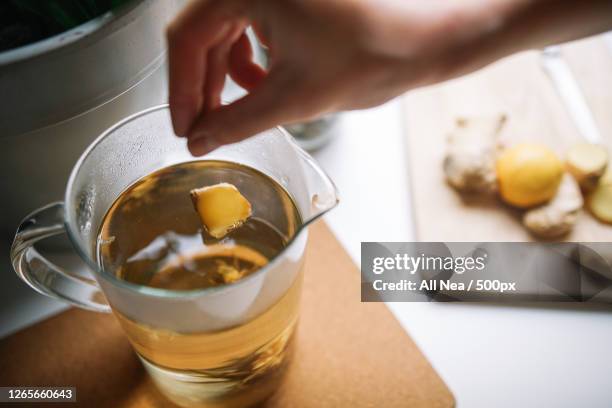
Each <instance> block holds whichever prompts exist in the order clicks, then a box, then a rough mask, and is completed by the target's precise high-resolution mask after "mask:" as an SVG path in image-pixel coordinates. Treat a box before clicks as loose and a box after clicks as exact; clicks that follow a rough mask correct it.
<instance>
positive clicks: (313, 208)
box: [11, 106, 338, 407]
mask: <svg viewBox="0 0 612 408" xmlns="http://www.w3.org/2000/svg"><path fill="white" fill-rule="evenodd" d="M201 159H203V160H215V161H226V162H231V163H237V164H240V165H244V166H248V167H250V168H253V169H255V170H258V171H259V172H261V173H264V174H265V175H267V176H269V177H270V178H271V179H273V180H274V181H276V183H278V184H279V185H280V186H282V187H283V188H284V189H285V190H286V192H287V193H288V194H289V195H290V196H291V198H292V199H293V201H294V203H295V206H296V207H297V210H298V212H299V213H300V216H301V220H302V223H301V225H299V226H297V229H295V232H294V233H293V234H292V236H290V237H288V242H287V245H286V246H285V247H284V248H283V249H282V251H281V252H280V253H279V254H278V255H276V256H275V257H274V258H273V259H271V260H270V261H269V262H268V263H267V264H266V265H265V266H263V267H262V268H261V269H259V270H257V271H256V272H254V273H252V274H251V275H248V276H246V277H245V278H243V279H241V280H240V281H238V282H236V283H233V284H229V285H222V286H215V287H209V288H205V289H195V290H188V291H180V290H168V289H161V288H155V287H150V286H142V285H138V284H135V283H131V282H128V281H126V280H122V279H120V278H118V277H117V276H116V274H115V271H113V270H108V269H107V268H102V267H101V263H100V260H99V259H98V257H97V253H96V247H97V240H98V232H99V230H100V226H101V223H102V221H103V218H104V216H105V214H106V213H107V211H108V210H109V208H110V207H111V206H112V204H113V203H114V202H115V200H116V199H117V197H118V196H119V195H120V194H121V193H122V192H124V191H125V190H126V189H127V188H128V187H130V186H131V185H132V184H133V183H134V182H135V181H137V180H139V179H141V178H142V177H144V176H147V175H149V174H151V173H153V172H155V171H157V170H160V169H162V168H166V167H168V166H173V165H177V164H180V163H186V162H192V161H194V160H195V159H194V157H193V156H191V154H190V153H189V152H188V150H187V148H186V146H185V141H184V140H182V139H179V138H177V137H175V136H174V135H173V132H172V127H171V123H170V115H169V110H168V108H167V106H160V107H156V108H152V109H149V110H146V111H143V112H141V113H138V114H136V115H134V116H131V117H129V118H127V119H125V120H123V121H122V122H120V123H118V124H117V125H115V126H114V127H112V128H110V129H109V130H107V131H106V132H105V133H104V134H102V135H101V136H100V137H99V138H98V139H97V140H96V141H95V142H94V143H93V144H92V145H91V146H90V147H89V148H88V149H87V150H86V151H85V152H84V154H83V155H82V156H81V158H80V159H79V161H78V162H77V164H76V165H75V167H74V169H73V171H72V174H71V176H70V179H69V181H68V185H67V188H66V194H65V199H64V202H57V203H52V204H49V205H47V206H45V207H43V208H41V209H39V210H37V211H35V212H33V213H32V214H30V215H29V216H28V217H26V218H25V219H24V220H23V221H22V223H21V225H20V226H19V229H18V231H17V233H16V236H15V240H14V242H13V245H12V248H11V261H12V264H13V267H14V269H15V271H16V272H17V274H18V275H19V276H20V277H21V278H22V279H23V280H24V281H25V282H26V283H28V284H29V285H30V286H31V287H32V288H34V289H35V290H37V291H38V292H40V293H43V294H45V295H48V296H51V297H55V298H58V299H62V300H64V301H68V302H70V303H72V304H74V305H77V306H79V307H82V308H86V309H90V310H94V311H99V312H109V311H112V312H114V314H115V315H116V317H117V318H118V320H119V322H120V323H121V326H122V328H123V330H124V331H125V333H126V335H127V337H128V338H129V340H130V342H131V343H132V346H133V347H134V349H135V351H136V352H137V354H138V355H139V357H140V359H141V360H142V362H143V364H144V366H145V368H146V369H147V371H148V372H149V374H150V375H151V376H152V378H153V380H154V382H155V383H156V385H157V386H158V387H159V388H160V390H161V391H162V392H163V393H164V394H165V395H166V396H167V397H168V398H169V399H171V400H172V401H174V402H175V403H178V404H179V405H182V406H203V407H213V406H223V407H226V406H241V407H242V406H248V405H251V404H254V403H256V402H258V401H261V400H262V399H264V398H266V397H267V396H269V395H270V394H271V393H272V392H273V391H274V390H275V389H276V388H277V387H278V384H279V381H280V379H281V378H282V374H283V372H284V369H285V367H286V365H287V362H288V361H289V357H290V355H291V349H292V348H291V344H292V339H293V332H294V328H295V325H296V321H297V316H298V306H299V298H300V296H299V295H300V291H301V277H302V266H303V259H304V251H305V248H306V242H307V226H308V224H310V223H311V222H312V221H314V220H315V219H317V218H318V217H320V216H321V215H322V214H324V213H325V212H327V211H329V210H330V209H332V208H333V207H334V206H335V205H336V204H337V201H338V197H337V191H336V188H335V186H334V184H333V183H332V181H331V180H330V179H329V177H328V176H327V175H326V174H325V173H324V172H323V171H322V170H321V169H320V168H319V167H318V166H317V164H316V163H315V162H314V160H313V159H312V157H310V156H309V155H308V154H307V153H306V152H304V151H303V150H301V149H300V148H299V147H298V146H297V145H296V144H295V142H294V141H293V140H292V139H291V137H290V136H289V135H288V134H287V133H286V132H285V131H284V130H283V129H281V128H275V129H271V130H268V131H265V132H262V133H260V134H258V135H256V136H254V137H252V138H249V139H247V140H245V141H243V142H240V143H237V144H233V145H228V146H223V147H221V148H219V149H217V150H215V151H214V152H212V153H210V154H208V155H206V156H204V157H203V158H201ZM217 177H220V178H221V179H223V175H221V176H219V175H217ZM217 182H218V181H217ZM232 183H233V184H235V185H236V187H238V189H239V190H241V191H242V190H245V191H250V193H249V194H251V196H252V197H247V198H249V199H250V201H251V200H252V204H253V214H254V215H257V216H258V217H260V218H262V219H264V220H265V221H267V222H269V223H271V224H273V225H278V223H279V222H282V221H279V220H282V219H283V214H282V209H279V208H275V207H274V205H273V204H272V203H270V202H268V201H266V199H265V197H266V195H265V188H254V186H252V185H251V186H249V185H248V184H244V183H248V180H246V181H245V180H242V179H241V178H236V179H235V180H232ZM241 183H243V185H241ZM32 188H35V186H32ZM260 196H261V197H260ZM168 211H172V209H168ZM64 233H65V234H67V235H68V237H69V239H70V242H71V244H72V247H73V249H74V251H75V252H76V254H78V256H79V257H80V258H82V260H83V261H84V262H85V263H86V265H87V267H88V269H89V274H84V273H82V272H77V271H71V270H66V269H63V268H61V267H59V266H57V265H54V264H53V263H52V262H50V261H49V260H47V259H46V258H45V257H44V256H43V255H42V254H41V253H40V252H39V251H38V250H37V249H36V248H35V247H34V244H35V243H36V242H37V241H40V240H42V239H44V238H47V237H50V236H53V235H58V234H64Z"/></svg>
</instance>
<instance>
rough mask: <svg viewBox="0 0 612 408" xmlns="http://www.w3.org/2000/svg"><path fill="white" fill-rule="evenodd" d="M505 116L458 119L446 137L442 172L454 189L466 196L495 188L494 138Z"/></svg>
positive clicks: (495, 152) (496, 140) (495, 148)
mask: <svg viewBox="0 0 612 408" xmlns="http://www.w3.org/2000/svg"><path fill="white" fill-rule="evenodd" d="M505 122H506V116H505V115H497V116H495V117H487V118H484V117H483V118H473V119H466V118H459V119H457V121H456V128H455V129H454V131H453V132H452V133H451V134H450V135H449V137H448V140H447V142H448V145H447V152H446V156H445V157H444V163H443V168H444V173H445V175H446V180H447V181H448V183H449V184H450V185H451V186H453V187H454V188H455V189H457V190H458V191H461V192H468V193H492V192H495V190H496V189H497V178H496V173H495V159H496V155H497V151H498V149H499V143H498V135H499V132H500V131H501V129H502V128H503V126H504V124H505Z"/></svg>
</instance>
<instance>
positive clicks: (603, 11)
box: [468, 0, 612, 65]
mask: <svg viewBox="0 0 612 408" xmlns="http://www.w3.org/2000/svg"><path fill="white" fill-rule="evenodd" d="M480 3H481V7H482V8H483V9H482V10H483V11H482V12H483V14H484V15H485V18H486V10H485V8H486V7H487V5H486V4H487V2H486V1H481V2H480ZM491 3H493V4H495V6H496V7H499V10H498V11H499V13H500V15H501V17H500V19H499V26H498V27H497V28H496V29H494V30H492V32H491V34H490V35H488V36H483V37H482V38H481V39H480V40H479V43H477V45H476V46H475V47H474V52H475V53H479V54H480V55H475V56H474V58H473V60H474V61H473V62H472V63H473V64H476V65H484V64H486V63H489V62H492V61H495V60H497V59H499V58H502V57H504V56H507V55H510V54H513V53H515V52H519V51H524V50H528V49H537V48H543V47H545V46H548V45H552V44H558V43H563V42H567V41H571V40H576V39H579V38H583V37H587V36H590V35H594V34H598V33H602V32H605V31H607V30H612V0H493V1H492V2H491ZM468 59H469V57H468Z"/></svg>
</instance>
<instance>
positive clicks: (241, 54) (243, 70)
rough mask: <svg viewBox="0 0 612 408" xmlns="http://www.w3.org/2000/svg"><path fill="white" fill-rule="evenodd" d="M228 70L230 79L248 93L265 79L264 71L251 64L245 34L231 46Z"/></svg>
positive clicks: (251, 58)
mask: <svg viewBox="0 0 612 408" xmlns="http://www.w3.org/2000/svg"><path fill="white" fill-rule="evenodd" d="M229 70H230V76H231V77H232V79H233V80H234V81H235V82H236V83H237V84H238V85H240V86H241V87H243V88H244V89H246V90H248V91H250V90H252V89H254V88H255V87H256V86H257V85H259V84H260V83H261V82H262V81H263V79H264V78H265V77H266V71H265V70H264V69H263V68H262V67H260V66H259V65H257V64H256V63H255V62H253V48H252V47H251V42H250V41H249V38H248V37H247V35H246V34H245V33H243V34H242V35H241V36H240V38H238V40H237V41H236V42H235V43H234V45H233V46H232V49H231V53H230V60H229Z"/></svg>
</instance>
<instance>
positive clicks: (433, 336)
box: [315, 101, 612, 408]
mask: <svg viewBox="0 0 612 408" xmlns="http://www.w3.org/2000/svg"><path fill="white" fill-rule="evenodd" d="M402 115H403V112H402V110H401V106H400V102H399V101H393V102H391V103H388V104H387V105H385V106H382V107H380V108H376V109H372V110H368V111H361V112H352V113H348V114H345V115H344V117H343V120H342V124H341V129H342V130H341V132H340V134H339V135H338V137H337V138H336V139H334V140H333V141H332V143H331V144H330V145H328V146H327V147H325V148H324V149H323V150H321V151H320V152H317V153H316V154H315V157H316V158H317V159H318V160H319V161H320V162H321V164H322V165H323V167H324V168H325V169H326V170H327V172H328V173H329V174H330V176H331V177H332V178H333V179H334V180H335V182H336V184H337V185H338V188H339V190H340V194H341V200H342V202H341V204H340V205H339V206H338V208H336V209H335V210H334V211H332V212H331V213H329V214H328V215H326V216H325V218H326V221H327V222H328V224H329V225H330V226H331V228H332V229H333V231H334V233H335V234H336V235H337V236H338V238H339V240H340V241H341V242H342V244H343V245H344V247H345V248H346V249H347V251H348V252H349V254H350V255H351V257H352V258H353V260H354V261H355V263H357V264H358V265H359V264H360V242H361V241H410V240H412V239H413V238H414V232H413V222H412V210H411V206H410V199H409V198H410V197H409V194H410V191H409V188H408V183H409V179H408V175H407V171H406V168H407V165H406V154H405V153H406V146H405V145H404V143H405V142H404V141H405V139H406V138H405V137H404V134H403V130H402V126H401V125H402V123H403V118H402ZM408 119H409V117H408ZM388 306H389V308H390V309H391V310H392V312H393V313H394V315H395V316H396V317H397V319H398V320H399V321H400V322H401V324H402V326H403V327H404V328H405V329H406V331H408V332H409V333H410V335H411V336H412V338H413V339H414V340H415V342H416V343H417V344H418V346H419V347H420V348H421V350H422V351H423V352H424V353H425V355H426V356H427V358H428V359H429V361H430V362H431V364H432V365H433V366H434V368H435V369H436V370H437V371H438V373H439V374H440V376H441V377H442V378H443V379H444V381H445V382H446V384H447V385H448V386H449V387H450V389H451V391H452V392H453V394H454V395H455V398H456V400H457V406H458V407H500V408H501V407H513V408H514V407H524V408H526V407H555V408H559V407H579V406H580V407H611V406H612V310H610V311H602V310H599V311H598V310H592V309H591V310H589V309H585V308H580V307H578V308H576V306H575V305H570V306H569V307H563V308H560V307H541V308H535V307H529V308H528V307H512V306H493V305H484V304H481V305H476V304H460V303H390V304H388Z"/></svg>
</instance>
